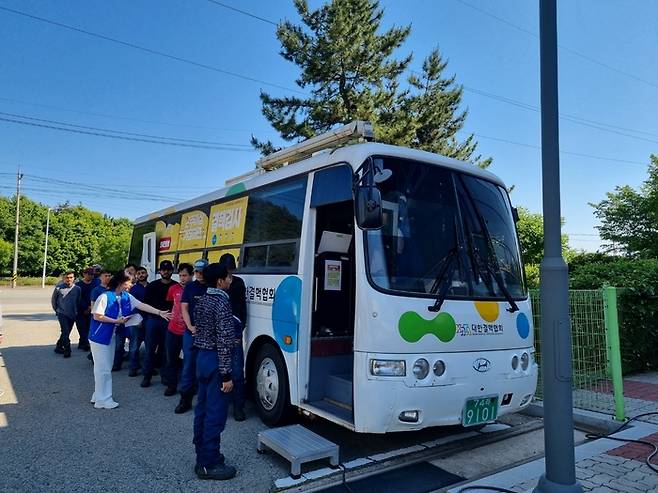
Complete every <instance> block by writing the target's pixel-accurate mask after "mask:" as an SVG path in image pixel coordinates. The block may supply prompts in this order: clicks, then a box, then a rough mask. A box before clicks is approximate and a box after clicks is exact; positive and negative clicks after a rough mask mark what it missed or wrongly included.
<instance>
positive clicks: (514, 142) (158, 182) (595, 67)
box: [0, 0, 658, 250]
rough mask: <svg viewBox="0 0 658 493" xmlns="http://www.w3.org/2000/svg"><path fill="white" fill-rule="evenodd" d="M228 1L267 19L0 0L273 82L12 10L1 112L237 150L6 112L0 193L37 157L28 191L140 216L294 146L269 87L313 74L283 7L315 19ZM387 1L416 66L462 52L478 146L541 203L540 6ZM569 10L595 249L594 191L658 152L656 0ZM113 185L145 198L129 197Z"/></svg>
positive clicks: (460, 74)
mask: <svg viewBox="0 0 658 493" xmlns="http://www.w3.org/2000/svg"><path fill="white" fill-rule="evenodd" d="M222 3H225V4H226V5H231V6H234V7H236V8H239V9H242V10H244V11H246V12H250V13H253V14H255V15H257V16H260V17H262V18H263V19H265V20H258V19H255V18H253V17H249V16H247V15H244V14H241V13H238V12H235V11H232V10H229V9H227V8H224V7H221V6H219V5H216V4H213V3H211V2H209V1H207V0H187V1H185V2H180V1H174V0H157V1H156V0H136V1H133V2H104V1H101V0H85V1H83V0H68V1H61V2H56V1H54V0H51V1H45V0H21V1H19V0H0V9H1V8H2V7H6V8H10V9H15V10H20V11H23V12H26V13H29V14H31V15H35V16H39V17H42V18H46V19H49V20H51V21H56V22H60V23H64V24H67V25H72V26H75V27H77V28H80V29H83V30H88V31H92V32H95V33H100V34H103V35H106V36H110V37H113V38H116V39H119V40H122V41H125V42H129V43H134V44H136V45H140V46H143V47H147V48H150V49H153V50H158V51H161V52H165V53H168V54H171V55H174V56H178V57H183V58H186V59H189V60H193V61H196V62H199V63H202V64H207V65H211V66H213V67H216V68H219V69H222V70H225V71H228V72H233V73H237V74H241V75H243V76H246V77H249V78H252V79H259V80H260V81H262V82H252V81H248V80H244V79H241V78H237V77H234V76H231V75H228V74H226V73H221V72H218V71H213V70H208V69H204V68H200V67H196V66H193V65H190V64H186V63H182V62H180V61H176V60H172V59H168V58H163V57H160V56H156V55H153V54H148V53H145V52H143V51H139V50H135V49H132V48H129V47H126V46H120V45H117V44H116V43H112V42H109V41H105V40H102V39H98V38H94V37H90V36H88V35H85V34H82V33H79V32H73V31H70V30H66V29H62V28H61V27H57V26H55V25H52V24H48V23H44V22H39V21H36V20H34V19H30V18H26V17H24V16H19V15H16V14H12V13H9V12H7V11H3V10H0V26H1V28H0V56H1V58H0V60H2V61H1V62H0V113H2V114H0V117H1V118H8V119H17V118H16V117H15V116H11V115H22V116H24V117H25V116H27V117H31V118H39V119H42V120H50V121H55V122H66V123H69V124H75V125H81V126H87V127H95V128H101V129H111V130H120V131H124V132H132V133H141V134H145V135H156V136H166V137H175V138H179V139H194V140H199V141H209V142H219V143H222V144H227V145H229V144H230V146H228V147H230V148H231V150H210V149H195V148H187V147H178V146H167V145H158V144H150V143H142V142H134V141H126V140H115V139H107V138H103V137H98V136H90V135H83V134H76V133H65V132H60V131H57V130H52V129H47V128H42V127H33V126H25V125H18V124H14V123H10V122H5V121H0V193H2V194H4V195H11V194H12V193H13V191H12V190H13V188H14V187H15V176H13V174H15V170H16V166H17V164H20V165H21V166H22V169H23V171H24V173H25V179H24V188H25V193H26V194H27V195H28V196H29V197H31V198H33V199H36V200H39V201H41V202H44V203H46V204H50V205H54V204H57V203H61V202H63V201H65V200H69V201H71V202H73V203H78V202H81V203H82V204H84V205H85V206H88V207H90V208H92V209H95V210H98V211H101V212H104V213H107V214H110V215H115V216H126V217H129V218H131V219H132V218H135V217H138V216H140V215H143V214H145V213H148V212H151V211H153V210H155V209H159V208H162V207H165V206H166V205H168V204H170V203H175V202H176V201H178V200H179V199H180V200H184V199H189V198H191V197H193V196H195V195H198V194H201V193H205V192H208V191H211V190H213V189H216V188H220V187H221V186H223V184H224V181H225V180H226V179H227V178H230V177H233V176H236V175H239V174H242V173H244V172H247V171H249V170H251V169H252V168H253V165H254V162H255V160H256V159H257V157H258V155H257V153H255V152H254V151H252V150H251V149H250V148H249V146H248V143H249V137H250V135H251V134H252V133H253V134H255V135H256V136H258V137H259V138H271V139H273V140H274V141H275V142H277V143H280V141H279V140H278V139H277V135H276V132H275V131H274V130H273V129H272V128H271V127H270V126H269V125H268V123H267V121H266V120H265V118H264V117H263V116H262V115H261V112H260V109H261V106H260V99H259V92H260V90H261V89H263V90H265V91H267V92H269V93H271V94H273V95H290V94H291V91H289V90H285V89H281V88H278V87H274V86H283V87H287V88H291V89H294V88H295V87H296V86H295V84H294V79H295V77H296V75H297V71H296V67H295V66H293V65H292V64H290V63H289V62H286V61H285V60H284V59H283V58H282V57H281V56H280V55H279V48H280V47H279V43H278V41H277V40H276V38H275V36H274V29H275V27H274V25H272V24H271V23H269V22H267V21H268V20H269V21H273V22H277V21H279V20H280V19H284V18H287V19H291V20H293V21H297V20H298V17H297V15H296V12H295V10H294V8H293V5H292V2H291V1H290V0H285V1H284V0H276V1H268V2H265V1H260V2H259V1H255V0H243V1H238V0H225V1H223V2H222ZM311 5H312V6H315V5H319V2H316V1H312V2H311ZM381 5H382V6H383V7H384V9H385V16H384V26H385V27H389V26H391V25H393V24H395V25H406V24H411V25H412V33H411V35H410V36H409V38H408V40H407V42H406V43H405V45H404V46H403V48H402V49H401V50H400V51H399V53H398V55H399V56H400V57H402V56H403V55H404V54H406V53H408V52H412V53H413V54H414V61H413V62H412V67H415V68H417V67H420V65H421V63H422V59H423V57H424V56H425V55H427V54H428V53H429V52H430V51H431V50H432V49H433V48H434V47H436V46H438V47H439V48H440V50H441V52H442V53H443V55H444V57H446V58H447V59H448V60H449V65H448V69H447V71H448V72H449V73H455V74H456V75H457V81H458V82H459V83H460V84H463V85H464V87H465V92H464V98H463V107H464V108H468V111H469V117H468V119H467V121H466V125H465V129H464V132H463V135H467V133H471V132H472V133H475V134H476V135H477V136H478V137H477V138H478V140H479V142H480V146H479V152H481V153H482V155H484V156H492V157H493V158H494V164H493V165H492V167H491V168H490V170H491V171H493V172H494V173H496V174H498V175H499V176H501V178H502V179H503V180H504V181H505V182H506V183H507V184H509V185H514V186H515V189H514V192H513V194H512V200H513V202H514V203H515V205H518V206H524V207H527V208H529V209H530V210H532V211H537V212H539V211H540V210H541V161H540V151H539V149H538V147H539V145H540V125H539V113H538V111H537V108H538V107H539V40H538V38H537V36H536V34H537V33H538V2H532V1H527V0H525V1H524V0H514V1H512V0H508V1H505V2H501V1H497V2H494V1H486V2H485V1H477V0H442V1H432V0H423V1H421V0H409V1H404V2H403V1H394V0H387V1H382V2H381ZM558 8H559V26H558V37H559V43H560V45H561V46H562V47H563V48H562V49H561V50H560V52H559V64H560V67H559V82H560V111H561V113H562V115H563V116H564V117H566V118H564V119H562V120H561V122H560V138H561V148H562V150H563V151H565V154H562V156H561V167H562V177H561V178H562V215H563V216H564V217H565V219H566V225H565V227H564V231H565V232H567V233H569V234H570V240H571V241H570V242H571V245H572V246H575V247H577V248H584V249H587V250H595V249H596V248H597V247H598V245H599V240H598V238H597V236H596V229H595V228H594V226H595V225H596V220H595V218H594V217H593V215H592V209H591V207H589V206H588V205H587V204H588V203H589V202H598V201H600V200H601V199H603V198H604V196H605V193H606V192H608V191H611V190H613V189H614V187H615V186H617V185H622V184H629V185H632V186H638V185H639V184H641V183H642V181H643V180H644V179H645V178H646V164H647V163H648V159H649V155H650V154H651V153H652V152H653V153H658V118H657V117H656V115H658V50H657V49H656V47H657V39H656V37H657V36H658V34H657V33H658V30H657V29H656V15H655V14H656V10H655V4H654V3H653V2H644V1H640V0H634V1H622V0H608V1H606V2H596V1H593V0H587V1H586V0H574V1H569V2H567V1H562V2H559V5H558ZM265 82H267V83H269V84H272V85H274V86H269V85H265ZM483 93H484V94H483ZM501 99H503V100H504V101H503V100H501ZM28 103H29V104H28ZM32 121H33V122H36V123H40V124H46V125H49V123H47V122H43V121H41V122H37V121H36V120H32ZM595 127H596V128H595ZM224 147H227V146H224ZM577 154H581V155H577ZM53 180H60V182H58V181H53ZM62 182H72V183H76V184H75V185H70V184H67V183H62ZM103 187H107V188H112V189H117V188H118V189H122V190H125V191H126V192H129V194H128V195H129V196H128V197H126V196H125V194H124V195H123V196H120V197H117V196H116V194H115V193H113V192H111V191H106V190H103ZM145 194H148V196H146V197H145V196H144V195H145ZM154 195H155V196H160V197H161V198H162V200H153V196H154Z"/></svg>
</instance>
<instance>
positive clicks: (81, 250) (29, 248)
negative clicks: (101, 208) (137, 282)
mask: <svg viewBox="0 0 658 493" xmlns="http://www.w3.org/2000/svg"><path fill="white" fill-rule="evenodd" d="M47 213H48V208H47V206H45V205H43V204H40V203H38V202H34V201H32V200H30V199H29V198H27V197H24V196H23V197H21V204H20V231H19V244H18V246H19V248H18V269H19V274H21V275H40V274H41V272H42V268H43V253H44V243H45V236H46V233H45V231H46V216H47ZM15 214H16V199H15V197H12V198H7V197H1V198H0V270H1V271H2V273H5V274H6V273H9V272H10V271H11V261H12V260H13V238H14V226H15ZM131 231H132V224H131V222H130V221H129V220H127V219H113V218H111V217H108V216H104V215H103V214H100V213H98V212H94V211H91V210H89V209H86V208H85V207H83V206H81V205H75V206H74V205H70V204H68V203H65V204H61V205H60V206H58V207H56V208H54V209H53V210H52V211H51V213H50V231H49V235H48V265H47V272H48V273H54V274H59V273H61V272H63V271H65V270H68V269H74V270H76V271H79V270H81V269H82V268H84V267H85V266H88V265H92V264H94V263H100V264H102V265H104V266H106V267H108V268H110V269H119V268H120V267H122V266H123V264H124V263H125V261H126V258H127V256H128V248H129V246H130V234H131ZM7 249H8V251H9V255H8V256H7V255H6V254H5V250H7ZM6 257H8V258H6Z"/></svg>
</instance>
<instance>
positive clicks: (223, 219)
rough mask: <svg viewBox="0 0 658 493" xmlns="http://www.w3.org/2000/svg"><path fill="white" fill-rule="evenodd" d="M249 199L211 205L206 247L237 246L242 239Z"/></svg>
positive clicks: (243, 198) (244, 198)
mask: <svg viewBox="0 0 658 493" xmlns="http://www.w3.org/2000/svg"><path fill="white" fill-rule="evenodd" d="M248 200H249V197H242V198H240V199H235V200H231V201H229V202H224V203H222V204H217V205H213V206H212V208H211V209H210V225H209V227H208V235H207V241H206V246H207V247H218V246H226V245H239V244H240V243H242V240H243V238H244V223H245V219H246V217H247V202H248Z"/></svg>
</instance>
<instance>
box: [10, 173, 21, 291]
mask: <svg viewBox="0 0 658 493" xmlns="http://www.w3.org/2000/svg"><path fill="white" fill-rule="evenodd" d="M22 178H23V175H22V174H21V167H20V166H19V167H18V171H17V172H16V231H15V232H14V268H13V269H12V271H11V287H12V288H15V287H16V281H17V280H18V225H19V223H20V217H21V216H20V207H21V179H22Z"/></svg>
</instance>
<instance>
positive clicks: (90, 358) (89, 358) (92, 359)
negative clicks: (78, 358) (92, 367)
mask: <svg viewBox="0 0 658 493" xmlns="http://www.w3.org/2000/svg"><path fill="white" fill-rule="evenodd" d="M87 359H88V360H89V361H91V362H92V363H93V362H94V357H93V356H92V354H91V353H89V354H88V355H87Z"/></svg>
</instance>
